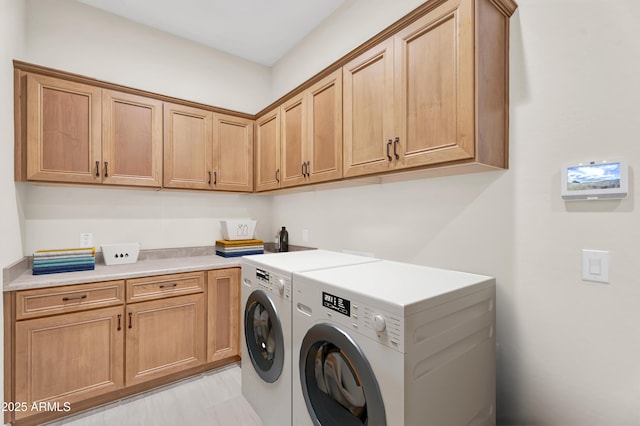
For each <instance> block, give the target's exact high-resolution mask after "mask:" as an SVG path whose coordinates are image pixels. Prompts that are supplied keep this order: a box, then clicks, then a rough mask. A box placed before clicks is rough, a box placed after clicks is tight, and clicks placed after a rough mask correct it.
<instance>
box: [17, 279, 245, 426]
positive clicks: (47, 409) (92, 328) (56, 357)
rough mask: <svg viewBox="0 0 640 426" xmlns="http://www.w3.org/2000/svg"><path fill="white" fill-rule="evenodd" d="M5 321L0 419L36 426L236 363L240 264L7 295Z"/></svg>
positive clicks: (238, 330) (237, 353)
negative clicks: (3, 407) (162, 290)
mask: <svg viewBox="0 0 640 426" xmlns="http://www.w3.org/2000/svg"><path fill="white" fill-rule="evenodd" d="M205 277H206V280H205ZM167 283H169V284H168V286H169V290H168V291H167V292H166V293H164V294H159V293H158V292H155V293H152V294H151V295H150V296H149V297H151V296H152V299H153V300H149V299H148V298H147V299H146V300H140V298H141V297H142V296H141V295H144V294H146V293H140V289H141V288H142V289H143V290H144V289H145V288H147V287H149V288H152V287H153V286H154V285H155V286H163V285H164V286H165V287H166V286H167ZM174 283H175V285H174ZM205 284H206V285H205ZM141 286H142V287H141ZM145 286H146V287H145ZM150 286H151V287H150ZM125 289H126V290H125ZM107 290H109V291H107ZM134 290H135V291H134ZM125 291H126V293H127V294H126V295H125V294H124V293H125ZM136 292H137V293H136ZM129 293H132V294H129ZM136 294H137V297H135V296H136ZM105 304H106V305H107V306H105ZM109 304H111V305H113V306H109ZM25 312H26V313H25ZM4 321H5V325H4V333H5V338H4V342H5V374H4V379H5V391H4V393H5V402H6V404H5V405H6V406H7V407H12V408H16V409H12V410H11V411H10V412H9V411H6V410H5V417H4V422H5V423H9V422H15V423H16V424H20V425H35V424H41V423H43V422H46V421H51V420H54V419H56V418H60V417H64V416H67V415H69V414H74V413H77V412H79V411H82V410H86V409H88V408H91V407H94V406H96V405H101V404H105V403H108V402H110V401H114V400H118V399H121V398H123V397H125V396H129V395H133V394H135V393H139V392H143V391H145V390H149V389H152V388H154V387H157V386H160V385H164V384H167V383H171V382H173V381H176V380H179V379H182V378H184V377H188V376H191V375H194V374H198V373H202V372H204V371H207V370H211V369H213V368H217V367H220V366H222V365H225V364H229V363H232V362H236V361H238V360H239V359H240V357H239V354H240V340H239V339H240V268H227V269H219V270H213V271H200V272H188V273H182V274H171V275H160V276H155V277H153V276H152V277H146V278H145V277H141V278H134V279H130V280H120V281H109V282H103V283H88V284H77V285H69V286H63V287H51V288H41V289H34V290H22V291H17V292H6V293H5V294H4ZM17 404H19V405H17ZM54 408H55V410H53V409H54Z"/></svg>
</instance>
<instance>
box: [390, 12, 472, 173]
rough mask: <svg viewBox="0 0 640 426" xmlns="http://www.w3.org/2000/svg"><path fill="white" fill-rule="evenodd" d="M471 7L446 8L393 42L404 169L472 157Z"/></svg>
mask: <svg viewBox="0 0 640 426" xmlns="http://www.w3.org/2000/svg"><path fill="white" fill-rule="evenodd" d="M471 3H472V2H471V1H470V0H462V1H460V0H458V1H453V2H451V1H450V2H447V3H445V4H444V5H442V6H440V7H438V8H437V9H435V10H434V11H432V12H430V13H429V14H427V15H425V16H424V17H422V18H420V19H419V20H417V21H416V22H414V23H413V24H411V25H409V26H408V27H406V28H404V29H402V30H401V31H400V32H399V33H398V34H397V35H396V36H395V37H394V39H395V58H396V63H395V70H396V77H395V78H396V90H395V94H396V101H395V105H396V108H398V121H399V128H400V131H399V135H397V136H399V138H400V139H399V147H398V150H399V151H400V156H401V160H400V161H401V163H402V165H403V166H404V167H410V166H420V165H427V164H436V163H441V162H445V161H454V160H462V159H468V158H473V157H474V132H475V128H474V56H473V55H474V47H473V28H474V27H473V14H472V12H473V5H472V4H471Z"/></svg>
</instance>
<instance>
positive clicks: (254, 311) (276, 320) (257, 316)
mask: <svg viewBox="0 0 640 426" xmlns="http://www.w3.org/2000/svg"><path fill="white" fill-rule="evenodd" d="M244 338H245V340H246V343H247V350H248V351H249V357H250V358H251V363H252V364H253V368H254V369H255V371H256V372H257V373H258V375H259V376H260V377H261V378H262V380H264V381H265V382H267V383H273V382H275V381H276V380H278V377H280V374H281V373H282V366H283V364H284V336H283V335H282V324H281V323H280V317H278V313H277V311H276V308H275V306H274V305H273V301H272V300H271V299H270V298H269V296H268V295H267V293H265V292H264V291H262V290H256V291H254V292H253V293H251V294H250V295H249V298H248V299H247V304H246V305H245V308H244Z"/></svg>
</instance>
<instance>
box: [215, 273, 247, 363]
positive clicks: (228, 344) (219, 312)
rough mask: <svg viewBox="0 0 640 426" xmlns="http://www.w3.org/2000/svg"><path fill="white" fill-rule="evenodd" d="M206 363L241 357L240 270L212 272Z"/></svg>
mask: <svg viewBox="0 0 640 426" xmlns="http://www.w3.org/2000/svg"><path fill="white" fill-rule="evenodd" d="M207 282H208V286H209V288H208V290H207V291H208V317H209V318H208V337H207V361H209V362H212V361H218V360H221V359H225V358H229V357H232V356H237V355H239V354H240V269H239V268H232V269H219V270H215V271H209V272H208V277H207Z"/></svg>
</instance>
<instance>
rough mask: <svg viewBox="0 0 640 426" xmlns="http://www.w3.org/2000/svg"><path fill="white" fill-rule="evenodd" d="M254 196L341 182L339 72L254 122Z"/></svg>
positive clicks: (340, 93)
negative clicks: (255, 177)
mask: <svg viewBox="0 0 640 426" xmlns="http://www.w3.org/2000/svg"><path fill="white" fill-rule="evenodd" d="M257 128H258V131H257V133H258V135H257V139H256V150H257V155H256V175H257V181H256V191H262V190H272V189H277V188H287V187H292V186H298V185H304V184H308V183H318V182H324V181H329V180H336V179H340V178H342V72H341V70H337V71H334V72H333V73H331V74H330V75H329V76H327V77H325V78H323V79H322V80H320V81H319V82H317V83H315V84H314V85H312V86H311V87H310V88H309V89H306V90H304V91H303V92H301V93H299V94H297V95H295V96H293V97H292V98H290V99H288V100H287V101H285V102H284V103H282V105H280V106H279V107H278V108H277V109H276V110H275V111H272V112H269V113H267V114H266V115H264V116H263V117H260V118H258V120H257Z"/></svg>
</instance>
